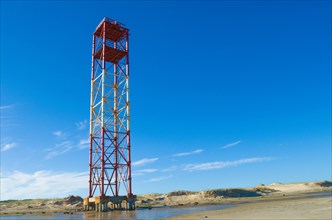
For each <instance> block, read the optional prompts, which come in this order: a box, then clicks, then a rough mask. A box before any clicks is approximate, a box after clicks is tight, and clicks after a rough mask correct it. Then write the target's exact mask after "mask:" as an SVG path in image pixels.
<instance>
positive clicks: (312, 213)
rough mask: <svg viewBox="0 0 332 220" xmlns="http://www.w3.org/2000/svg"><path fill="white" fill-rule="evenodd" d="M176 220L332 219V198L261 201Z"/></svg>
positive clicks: (177, 217)
mask: <svg viewBox="0 0 332 220" xmlns="http://www.w3.org/2000/svg"><path fill="white" fill-rule="evenodd" d="M171 219H173V220H175V219H191V220H194V219H319V220H321V219H332V200H331V197H316V198H312V197H311V198H308V197H298V198H290V199H289V198H284V199H277V200H272V201H268V200H267V201H260V202H257V201H256V202H253V203H246V204H240V205H237V206H236V207H234V208H229V209H224V210H214V211H205V212H197V213H192V214H187V215H181V216H176V217H173V218H171Z"/></svg>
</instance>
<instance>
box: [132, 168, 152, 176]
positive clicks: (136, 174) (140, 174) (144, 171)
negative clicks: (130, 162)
mask: <svg viewBox="0 0 332 220" xmlns="http://www.w3.org/2000/svg"><path fill="white" fill-rule="evenodd" d="M154 172H157V169H143V170H136V171H134V172H133V174H132V175H133V176H143V175H145V174H147V173H154Z"/></svg>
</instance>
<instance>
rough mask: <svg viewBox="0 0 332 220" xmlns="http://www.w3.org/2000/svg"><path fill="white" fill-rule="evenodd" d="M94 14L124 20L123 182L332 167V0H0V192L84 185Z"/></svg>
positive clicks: (49, 193) (137, 188) (141, 186)
mask: <svg viewBox="0 0 332 220" xmlns="http://www.w3.org/2000/svg"><path fill="white" fill-rule="evenodd" d="M104 16H107V17H110V18H112V19H115V20H118V21H120V22H122V23H124V24H126V26H127V27H128V28H129V29H130V33H131V35H130V65H131V66H130V70H131V88H130V89H131V121H132V124H131V132H132V133H131V134H132V158H133V191H134V193H136V194H143V193H153V192H160V193H165V192H168V191H172V190H178V189H185V190H203V189H211V188H226V187H247V186H255V185H258V184H260V183H264V184H270V183H272V182H300V181H315V180H326V179H332V176H331V1H286V0H285V1H183V2H175V1H162V2H158V1H142V2H138V1H123V2H122V1H115V2H107V1H100V2H98V1H70V2H66V1H59V2H58V1H49V2H42V1H31V2H25V1H1V198H0V199H1V200H4V199H9V198H12V199H14V198H41V197H62V196H66V195H69V194H78V195H81V196H87V193H88V192H87V187H88V183H87V181H88V176H87V171H88V149H87V144H86V140H87V138H88V126H87V121H88V120H89V92H90V70H91V69H90V68H91V66H90V65H91V41H92V33H93V31H94V29H95V27H96V26H97V25H98V24H99V22H100V21H101V20H102V18H103V17H104Z"/></svg>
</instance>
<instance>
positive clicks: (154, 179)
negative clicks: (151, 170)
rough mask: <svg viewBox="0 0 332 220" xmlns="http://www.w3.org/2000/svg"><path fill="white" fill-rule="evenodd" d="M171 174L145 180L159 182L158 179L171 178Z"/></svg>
mask: <svg viewBox="0 0 332 220" xmlns="http://www.w3.org/2000/svg"><path fill="white" fill-rule="evenodd" d="M172 177H173V175H168V176H161V177H157V178H152V179H149V180H147V181H145V182H159V181H162V180H167V179H170V178H172Z"/></svg>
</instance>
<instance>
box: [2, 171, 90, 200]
mask: <svg viewBox="0 0 332 220" xmlns="http://www.w3.org/2000/svg"><path fill="white" fill-rule="evenodd" d="M0 182H1V188H0V190H1V191H0V200H8V199H36V198H61V197H65V196H68V195H77V193H78V192H80V191H81V190H87V188H88V173H87V172H71V173H70V172H64V173H55V172H53V171H47V170H40V171H36V172H34V173H24V172H21V171H14V172H11V173H8V174H7V175H1V178H0Z"/></svg>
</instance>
